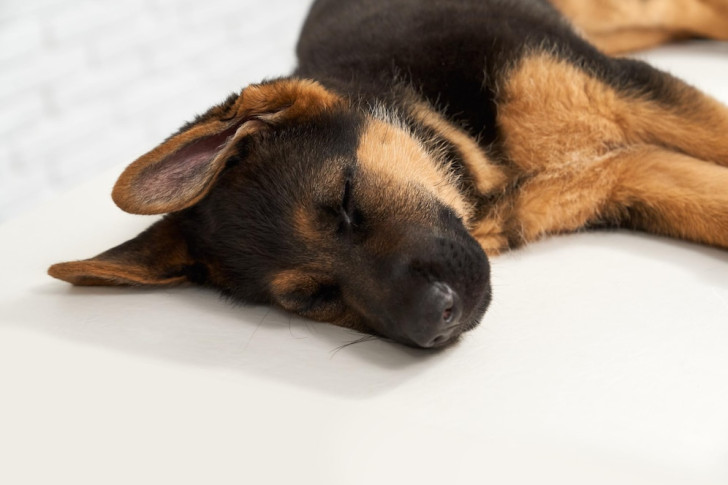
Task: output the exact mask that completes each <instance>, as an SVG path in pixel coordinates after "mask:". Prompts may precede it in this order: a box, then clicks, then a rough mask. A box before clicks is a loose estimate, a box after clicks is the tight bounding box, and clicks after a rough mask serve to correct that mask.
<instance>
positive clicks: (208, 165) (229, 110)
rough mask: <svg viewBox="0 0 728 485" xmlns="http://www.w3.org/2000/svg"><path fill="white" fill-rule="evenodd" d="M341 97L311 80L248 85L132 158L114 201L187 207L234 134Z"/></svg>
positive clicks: (137, 210)
mask: <svg viewBox="0 0 728 485" xmlns="http://www.w3.org/2000/svg"><path fill="white" fill-rule="evenodd" d="M340 102H341V98H340V97H338V96H336V95H334V94H333V93H331V92H330V91H328V90H326V89H325V88H324V87H323V86H321V85H320V84H318V83H316V82H314V81H310V80H294V79H284V80H278V81H273V82H269V83H265V84H259V85H252V86H249V87H247V88H245V89H244V90H243V91H242V92H241V93H240V95H239V96H237V98H235V97H232V98H231V99H229V100H228V101H227V102H226V103H223V104H222V105H220V106H215V107H213V108H212V109H210V110H209V111H208V112H207V113H206V114H204V115H202V116H200V117H199V118H198V119H197V121H196V122H194V123H192V124H190V125H188V126H186V127H185V128H183V129H182V130H181V131H180V132H179V133H177V134H175V135H173V136H172V137H170V138H169V139H167V140H166V141H165V142H164V143H162V144H161V145H159V146H158V147H157V148H155V149H154V150H152V151H151V152H149V153H147V154H146V155H144V156H142V157H140V158H139V159H137V160H136V161H135V162H134V163H132V164H131V165H130V166H129V167H128V168H127V169H126V170H125V171H124V173H123V174H122V175H121V177H120V178H119V180H118V181H117V182H116V185H115V186H114V190H113V193H112V197H113V199H114V202H116V204H117V205H118V206H119V207H120V208H121V209H123V210H125V211H127V212H131V213H133V214H164V213H167V212H176V211H179V210H182V209H185V208H187V207H190V206H192V205H194V204H195V203H197V202H198V201H199V200H200V199H202V198H203V197H204V196H205V195H206V194H207V193H208V192H209V190H210V189H211V188H212V186H213V184H214V183H215V180H216V179H217V177H218V176H219V175H220V172H221V171H222V170H223V168H225V162H226V161H227V160H228V159H229V158H230V156H232V155H233V154H234V153H235V145H236V142H237V141H238V140H240V139H242V138H244V137H246V136H249V135H251V134H253V133H256V132H258V131H260V130H263V129H266V128H268V127H271V126H275V125H277V124H281V123H285V122H286V121H290V120H302V119H305V118H307V117H310V116H314V115H316V114H318V113H320V112H322V111H324V110H326V109H329V108H330V107H332V106H334V105H336V104H338V103H340Z"/></svg>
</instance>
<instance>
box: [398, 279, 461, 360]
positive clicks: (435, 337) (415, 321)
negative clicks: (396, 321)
mask: <svg viewBox="0 0 728 485" xmlns="http://www.w3.org/2000/svg"><path fill="white" fill-rule="evenodd" d="M461 315H462V304H461V302H460V297H459V296H458V294H457V293H456V292H455V291H454V290H453V289H452V288H451V287H450V285H448V284H447V283H442V282H439V281H438V282H435V283H432V284H430V285H429V287H428V288H427V289H426V290H425V291H424V292H423V293H422V296H421V298H420V301H419V304H418V305H417V307H416V309H415V312H414V315H412V320H411V321H410V322H409V325H407V326H406V328H405V332H406V334H407V337H408V338H409V339H410V340H411V341H412V342H413V343H414V344H415V345H417V346H418V347H425V348H432V347H439V346H441V345H443V344H445V343H448V342H449V341H450V340H451V339H452V338H453V337H455V336H457V334H458V333H460V331H459V330H458V323H459V322H460V316H461Z"/></svg>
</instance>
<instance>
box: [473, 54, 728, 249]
mask: <svg viewBox="0 0 728 485" xmlns="http://www.w3.org/2000/svg"><path fill="white" fill-rule="evenodd" d="M536 80H538V81H536ZM674 90H675V93H676V94H678V95H679V98H680V99H682V100H683V103H682V104H681V103H678V104H677V105H676V106H675V107H674V108H672V109H670V108H666V107H664V106H661V105H659V104H657V103H655V102H652V101H649V100H645V99H636V98H633V97H628V96H626V95H624V94H620V93H618V92H617V91H616V90H615V89H613V88H611V87H609V86H607V85H605V84H604V83H602V82H601V81H599V80H598V79H596V78H594V77H592V76H590V75H589V74H587V73H586V72H584V71H582V70H580V69H578V68H577V67H574V66H572V65H570V64H568V63H567V62H565V61H561V60H558V59H556V58H554V57H552V56H550V55H548V54H546V53H535V54H533V55H531V56H528V57H526V58H525V59H523V60H522V61H521V62H520V63H519V65H518V66H517V67H516V68H515V69H514V70H513V72H512V74H511V76H509V78H508V81H507V83H506V85H505V86H503V87H502V89H501V92H500V96H499V122H500V125H501V130H502V136H503V140H504V145H505V149H506V152H507V155H508V156H509V158H510V159H511V160H512V162H513V163H514V164H515V165H516V166H517V167H518V168H519V170H521V172H522V173H521V176H520V177H521V179H522V180H523V182H522V184H521V186H520V187H519V189H518V191H517V192H516V193H515V194H513V195H512V196H511V197H507V198H504V199H503V200H501V201H500V203H499V205H498V206H497V207H496V208H495V209H494V210H493V211H491V213H490V214H489V215H488V216H487V217H486V218H485V219H484V220H483V221H480V222H479V223H478V224H477V225H476V227H475V229H474V230H473V235H474V237H476V239H478V240H479V242H480V243H481V245H482V246H483V248H484V249H485V250H486V252H488V253H490V254H493V253H496V252H499V251H501V250H503V249H505V248H506V247H507V245H506V244H507V242H508V241H510V242H511V243H513V241H517V243H526V242H529V241H533V240H535V239H538V238H539V237H541V236H542V235H544V234H550V233H551V234H553V233H560V232H568V231H575V230H578V229H580V228H582V227H584V226H585V225H587V224H589V223H593V222H596V221H600V220H602V219H603V218H605V217H608V216H610V215H611V214H614V213H615V211H618V210H620V209H618V208H619V207H621V206H624V204H625V203H626V202H625V200H624V197H621V198H620V197H617V196H616V195H615V193H616V192H615V191H617V188H618V187H619V184H620V183H621V181H624V180H625V179H627V178H629V174H625V172H624V171H623V169H622V164H620V163H619V161H620V160H622V159H623V158H625V157H626V156H627V155H625V153H627V154H632V153H633V150H634V147H641V146H648V145H649V146H651V147H652V148H650V150H659V151H658V153H660V154H663V155H664V154H671V153H672V152H671V151H670V150H671V149H672V150H679V151H681V152H686V153H689V154H691V155H693V156H695V157H696V158H698V159H701V160H708V161H712V162H715V163H719V164H724V165H728V163H727V162H728V142H727V141H726V140H725V139H724V138H723V136H722V135H721V134H722V133H727V132H728V110H726V108H725V107H724V106H722V105H721V104H720V103H718V102H716V101H714V100H712V99H711V98H709V97H707V96H705V95H703V94H701V93H699V92H698V91H696V90H694V89H692V88H690V87H688V86H687V85H685V84H683V83H681V82H679V81H677V80H675V81H674ZM717 127H725V129H716V128H717ZM660 147H662V148H660ZM645 150H646V149H645ZM634 156H635V155H629V157H630V158H633V157H634ZM676 156H677V155H676ZM652 158H654V157H652ZM668 158H674V157H673V156H672V155H671V157H668ZM702 163H705V162H702ZM702 171H703V172H706V170H702ZM718 173H720V172H718ZM723 190H725V189H723ZM646 197H649V196H646ZM696 207H697V206H696ZM696 210H697V208H696ZM723 217H726V216H725V215H723ZM698 233H699V234H695V235H694V236H693V237H692V239H696V240H704V242H709V243H711V244H717V243H716V242H715V241H714V240H708V239H704V236H705V234H704V233H702V232H700V231H698ZM685 237H687V236H685Z"/></svg>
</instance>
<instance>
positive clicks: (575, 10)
mask: <svg viewBox="0 0 728 485" xmlns="http://www.w3.org/2000/svg"><path fill="white" fill-rule="evenodd" d="M551 1H552V3H553V4H554V5H555V6H556V7H557V8H558V9H559V10H561V12H562V13H564V15H566V16H567V17H568V18H570V19H571V21H572V22H573V23H574V24H575V25H576V26H577V28H579V29H580V30H582V31H583V32H584V34H585V36H586V38H587V39H588V40H590V41H591V42H593V43H594V44H595V45H596V46H597V47H600V48H601V49H602V50H604V51H605V52H607V53H610V54H617V53H622V52H627V51H632V50H637V49H644V48H647V47H652V46H655V45H658V44H661V43H664V42H667V41H670V40H676V39H680V38H684V37H686V36H691V35H697V36H702V37H710V38H714V39H728V2H726V1H725V0H648V1H646V0H599V1H585V0H551Z"/></svg>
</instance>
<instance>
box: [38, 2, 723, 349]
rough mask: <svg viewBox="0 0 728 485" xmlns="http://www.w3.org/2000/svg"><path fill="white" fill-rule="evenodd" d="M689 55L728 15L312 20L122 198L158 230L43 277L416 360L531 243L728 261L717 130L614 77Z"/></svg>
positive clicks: (706, 107)
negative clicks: (151, 218)
mask: <svg viewBox="0 0 728 485" xmlns="http://www.w3.org/2000/svg"><path fill="white" fill-rule="evenodd" d="M564 15H566V16H568V17H569V18H570V19H571V22H570V21H569V20H567V17H565V16H564ZM574 25H576V27H575V26H574ZM692 35H697V36H704V37H713V38H726V37H728V2H726V1H718V0H715V1H694V0H652V1H650V2H644V1H641V0H607V1H596V0H595V1H592V2H588V1H582V0H554V1H553V2H552V3H549V2H547V1H545V0H318V1H316V2H315V3H314V4H313V6H312V8H311V11H310V13H309V16H308V19H307V21H306V23H305V26H304V28H303V32H302V34H301V37H300V41H299V43H298V48H297V52H298V59H299V64H298V68H297V69H296V70H295V72H294V73H293V74H292V75H291V76H290V77H286V78H282V79H276V80H272V81H267V82H264V83H262V84H258V85H252V86H249V87H246V88H245V89H243V90H242V91H241V92H240V93H238V94H233V95H231V96H230V97H228V98H227V99H226V100H225V101H223V102H222V103H221V104H219V105H217V106H214V107H212V108H211V109H210V110H209V111H207V112H206V113H205V114H203V115H201V116H198V117H197V118H196V119H195V120H194V121H192V122H191V123H188V124H186V125H185V126H183V127H182V128H181V129H180V130H179V131H178V132H177V133H175V134H173V135H172V136H170V137H169V138H168V139H167V140H166V141H164V142H163V143H162V144H161V145H159V146H158V147H156V148H155V149H154V150H152V151H151V152H149V153H147V154H146V155H144V156H142V157H141V158H139V159H138V160H136V161H135V162H134V163H132V164H131V165H130V166H129V167H128V168H127V169H126V171H125V172H124V173H123V174H122V175H121V177H120V178H119V180H118V182H117V183H116V186H115V187H114V190H113V194H112V195H113V199H114V201H115V202H116V203H117V205H118V206H119V207H120V208H122V209H123V210H125V211H128V212H131V213H134V214H167V215H166V217H164V218H163V219H162V220H160V221H159V222H157V223H156V224H154V225H153V226H151V227H150V228H149V229H148V230H147V231H145V232H143V233H142V234H140V235H139V236H137V237H136V238H134V239H131V240H130V241H127V242H126V243H124V244H122V245H120V246H117V247H115V248H113V249H110V250H109V251H106V252H104V253H103V254H100V255H98V256H96V257H95V258H92V259H88V260H85V261H77V262H70V263H62V264H57V265H54V266H52V267H51V268H50V270H49V273H50V274H51V275H52V276H54V277H56V278H60V279H62V280H65V281H68V282H70V283H73V284H75V285H149V286H166V285H177V284H181V283H188V282H191V283H195V284H200V285H206V286H210V287H214V288H217V289H219V290H220V291H221V292H222V293H224V294H225V295H229V296H230V297H233V298H235V299H237V300H241V301H244V302H251V303H264V304H271V305H278V306H280V307H282V308H284V309H286V310H288V311H291V312H294V313H297V314H299V315H302V316H304V317H308V318H312V319H315V320H320V321H325V322H331V323H333V324H336V325H340V326H344V327H349V328H352V329H356V330H359V331H361V332H367V333H372V334H375V335H379V336H382V337H386V338H390V339H393V340H395V341H398V342H401V343H403V344H406V345H411V346H416V347H426V348H432V347H442V346H445V345H447V344H449V343H451V342H453V341H455V340H457V339H458V338H459V337H460V335H461V334H462V333H463V332H466V331H467V330H470V329H472V328H474V327H475V326H476V325H477V324H478V322H479V321H480V320H481V318H482V317H483V314H484V313H485V311H486V309H487V307H488V305H489V303H490V301H491V288H490V284H489V264H488V257H491V256H494V255H496V254H498V253H500V252H502V251H506V250H509V249H513V248H517V247H519V246H521V245H523V244H526V243H528V242H530V241H534V240H536V239H539V238H541V237H543V236H544V235H547V234H555V233H566V232H572V231H578V230H582V229H584V228H589V227H601V226H610V227H628V228H633V229H636V230H642V231H648V232H652V233H656V234H661V235H667V236H672V237H677V238H683V239H688V240H692V241H695V242H698V243H702V244H709V245H714V246H719V247H723V248H728V139H726V134H727V133H728V109H727V108H726V107H725V106H723V105H721V104H719V103H718V102H716V101H714V100H713V99H711V98H709V97H708V96H705V95H704V94H702V93H700V92H699V91H697V90H695V89H693V88H692V87H690V86H688V85H686V84H685V83H683V82H681V81H679V80H678V79H675V78H674V77H671V76H670V75H668V74H666V73H663V72H660V71H658V70H656V69H653V68H651V67H650V66H648V65H646V64H645V63H642V62H639V61H635V60H631V59H626V58H619V57H611V54H615V53H619V52H623V51H626V50H631V49H638V48H643V47H648V46H651V45H656V44H659V43H661V42H665V41H669V40H673V39H677V38H681V37H684V36H692Z"/></svg>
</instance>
